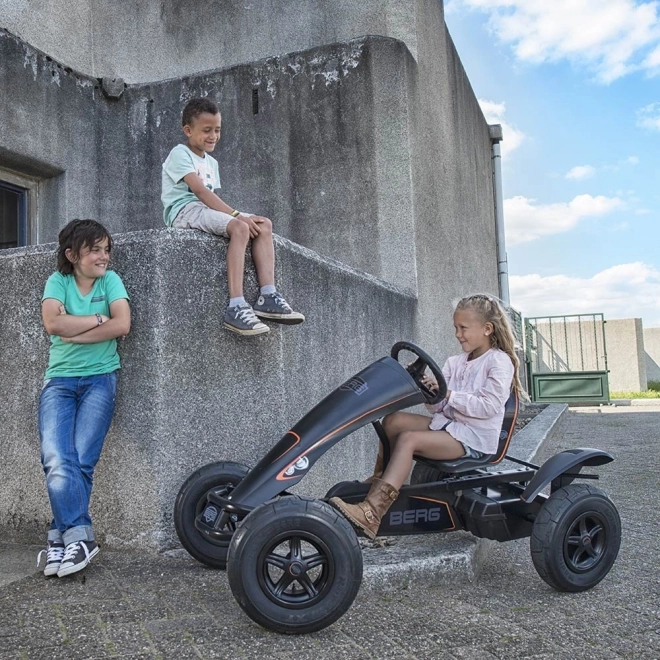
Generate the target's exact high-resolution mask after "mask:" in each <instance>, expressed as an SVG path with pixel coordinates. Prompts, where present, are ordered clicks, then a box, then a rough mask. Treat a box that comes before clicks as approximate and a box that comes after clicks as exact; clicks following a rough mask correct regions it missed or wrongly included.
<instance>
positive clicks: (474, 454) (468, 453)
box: [461, 442, 486, 458]
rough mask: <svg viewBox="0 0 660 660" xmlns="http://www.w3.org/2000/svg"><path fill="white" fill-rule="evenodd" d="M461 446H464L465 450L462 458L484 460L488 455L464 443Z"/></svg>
mask: <svg viewBox="0 0 660 660" xmlns="http://www.w3.org/2000/svg"><path fill="white" fill-rule="evenodd" d="M461 444H462V445H463V449H465V455H464V456H461V458H483V457H484V456H485V455H486V454H484V453H483V452H482V451H477V450H476V449H472V447H468V445H466V444H465V443H464V442H461Z"/></svg>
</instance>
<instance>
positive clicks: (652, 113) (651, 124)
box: [637, 103, 660, 131]
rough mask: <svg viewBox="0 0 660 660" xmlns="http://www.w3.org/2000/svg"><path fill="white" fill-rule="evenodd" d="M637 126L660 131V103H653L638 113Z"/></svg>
mask: <svg viewBox="0 0 660 660" xmlns="http://www.w3.org/2000/svg"><path fill="white" fill-rule="evenodd" d="M637 126H639V127H640V128H648V129H649V130H651V131H660V103H651V104H650V105H647V106H644V107H643V108H640V109H639V110H638V111H637Z"/></svg>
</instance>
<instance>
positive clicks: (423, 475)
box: [410, 461, 447, 486]
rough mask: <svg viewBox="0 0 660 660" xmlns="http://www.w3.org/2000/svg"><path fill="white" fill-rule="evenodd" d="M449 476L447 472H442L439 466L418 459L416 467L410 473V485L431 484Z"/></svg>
mask: <svg viewBox="0 0 660 660" xmlns="http://www.w3.org/2000/svg"><path fill="white" fill-rule="evenodd" d="M446 476H447V473H446V472H441V471H440V470H438V469H437V468H434V467H431V466H430V465H427V464H426V463H420V462H419V461H417V463H415V467H414V468H413V471H412V473H411V475H410V485H411V486H416V485H418V484H430V483H433V482H434V481H440V480H441V479H444V478H445V477H446Z"/></svg>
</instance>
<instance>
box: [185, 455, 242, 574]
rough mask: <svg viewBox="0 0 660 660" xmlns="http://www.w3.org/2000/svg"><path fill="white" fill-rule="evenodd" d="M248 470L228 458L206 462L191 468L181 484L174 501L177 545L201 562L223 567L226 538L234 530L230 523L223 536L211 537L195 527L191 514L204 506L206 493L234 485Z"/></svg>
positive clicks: (225, 554) (228, 537) (227, 546)
mask: <svg viewBox="0 0 660 660" xmlns="http://www.w3.org/2000/svg"><path fill="white" fill-rule="evenodd" d="M249 471H250V468H249V467H247V466H246V465H241V464H240V463H234V462H232V461H221V462H219V463H209V464H208V465H204V466H203V467H201V468H199V470H197V471H196V472H193V473H192V474H191V475H190V476H189V477H188V478H187V479H186V480H185V482H184V483H183V486H181V488H180V490H179V494H178V495H177V497H176V502H175V503H174V528H175V529H176V533H177V536H178V537H179V540H180V541H181V545H182V546H183V547H184V548H185V549H186V550H187V551H188V553H189V554H191V555H192V556H193V557H194V558H195V559H197V561H200V562H202V564H206V565H207V566H211V567H212V568H225V567H226V566H227V552H228V550H229V541H230V540H231V537H232V536H233V533H234V528H233V526H231V528H228V529H227V530H226V534H223V538H221V539H215V538H213V537H211V536H209V535H208V534H205V533H204V532H200V531H199V530H198V529H197V528H196V527H195V518H196V517H197V516H198V515H199V514H200V513H201V512H202V511H203V510H204V507H205V506H206V496H207V494H208V493H210V492H211V491H215V490H220V489H222V488H224V487H225V486H236V485H238V484H239V483H240V482H241V480H242V479H243V477H245V475H246V474H247V473H248V472H249Z"/></svg>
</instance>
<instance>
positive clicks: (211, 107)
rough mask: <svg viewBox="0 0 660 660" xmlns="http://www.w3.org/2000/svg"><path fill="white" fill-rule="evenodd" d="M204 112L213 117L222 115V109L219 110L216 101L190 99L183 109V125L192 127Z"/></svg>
mask: <svg viewBox="0 0 660 660" xmlns="http://www.w3.org/2000/svg"><path fill="white" fill-rule="evenodd" d="M203 112H208V113H209V114H211V115H218V114H220V108H218V104H217V103H215V101H211V99H206V98H196V99H190V101H188V103H186V105H185V107H184V108H183V113H182V114H181V125H182V126H190V125H191V124H192V123H193V121H194V120H195V119H197V117H199V116H200V115H201V114H202V113H203Z"/></svg>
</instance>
